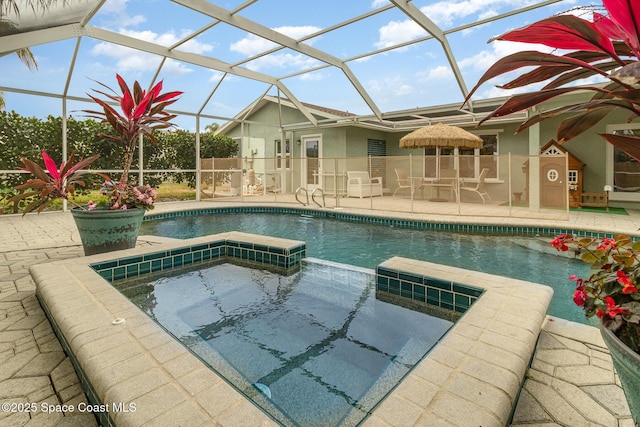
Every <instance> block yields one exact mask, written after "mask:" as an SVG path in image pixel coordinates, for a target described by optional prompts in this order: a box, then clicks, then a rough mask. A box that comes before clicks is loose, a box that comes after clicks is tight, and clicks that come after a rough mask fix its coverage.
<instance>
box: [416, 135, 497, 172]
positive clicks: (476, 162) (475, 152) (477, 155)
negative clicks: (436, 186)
mask: <svg viewBox="0 0 640 427" xmlns="http://www.w3.org/2000/svg"><path fill="white" fill-rule="evenodd" d="M503 131H504V130H503V129H487V130H480V131H474V132H472V133H473V134H474V135H478V136H484V135H495V137H496V151H495V152H494V153H493V156H494V159H495V166H496V176H495V177H487V179H486V180H487V181H489V182H497V181H498V180H499V177H500V162H499V161H498V159H499V156H500V133H502V132H503ZM434 148H435V149H436V176H435V177H431V179H436V178H437V177H439V176H440V159H441V157H444V156H443V155H441V154H440V149H441V148H442V147H434ZM425 153H426V149H425ZM459 153H460V150H459V149H458V148H455V149H454V150H453V155H454V156H458V155H459ZM473 156H474V159H473V173H474V176H473V177H465V179H469V180H477V179H478V178H479V176H480V172H481V170H480V149H479V148H475V149H474V150H473ZM456 167H458V166H457V165H456Z"/></svg>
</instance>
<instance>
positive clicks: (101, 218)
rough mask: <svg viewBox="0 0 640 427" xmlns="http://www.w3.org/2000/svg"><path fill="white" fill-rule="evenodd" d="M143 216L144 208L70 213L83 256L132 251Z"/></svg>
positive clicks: (76, 209)
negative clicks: (78, 234)
mask: <svg viewBox="0 0 640 427" xmlns="http://www.w3.org/2000/svg"><path fill="white" fill-rule="evenodd" d="M144 213H145V210H144V209H127V210H124V211H123V210H108V209H95V210H92V211H89V210H82V209H80V208H73V209H72V210H71V214H72V215H73V219H74V220H75V222H76V227H78V232H79V233H80V239H81V240H82V246H83V247H84V254H85V255H94V254H100V253H104V252H111V251H117V250H121V249H129V248H134V247H135V246H136V240H137V239H138V233H139V232H140V224H142V218H143V217H144Z"/></svg>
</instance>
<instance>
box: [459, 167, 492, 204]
mask: <svg viewBox="0 0 640 427" xmlns="http://www.w3.org/2000/svg"><path fill="white" fill-rule="evenodd" d="M488 173H489V169H487V168H484V169H482V171H481V172H480V176H479V177H478V182H477V183H476V185H473V186H464V185H461V186H460V190H464V191H471V192H473V193H476V194H478V195H479V196H480V197H481V198H482V203H483V204H484V203H487V200H489V201H491V197H490V196H489V193H487V192H486V191H485V189H484V180H485V178H486V177H487V174H488Z"/></svg>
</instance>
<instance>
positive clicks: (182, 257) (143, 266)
mask: <svg viewBox="0 0 640 427" xmlns="http://www.w3.org/2000/svg"><path fill="white" fill-rule="evenodd" d="M305 256H306V244H305V243H299V244H296V245H294V246H287V247H285V246H278V245H275V246H274V245H267V244H263V243H254V242H248V241H243V240H238V239H219V240H214V241H211V242H205V243H199V244H196V245H187V246H183V247H179V248H176V249H171V250H162V251H154V252H150V253H145V254H142V255H137V256H129V257H124V258H117V259H112V260H108V261H101V262H97V263H93V264H90V267H91V268H93V269H94V270H95V271H96V272H97V273H98V274H99V275H100V276H101V277H102V278H104V279H105V280H107V281H109V282H113V281H117V280H123V279H132V278H136V277H138V276H140V275H143V274H148V273H160V272H162V271H173V270H175V269H176V268H181V267H188V266H192V265H198V264H202V263H206V262H210V261H225V260H226V261H230V260H236V261H242V262H244V263H247V264H250V265H252V266H256V267H270V268H272V269H277V272H278V273H280V274H285V275H289V274H292V273H294V272H295V271H297V270H298V269H299V268H300V261H301V260H302V258H304V257H305Z"/></svg>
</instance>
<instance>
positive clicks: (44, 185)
mask: <svg viewBox="0 0 640 427" xmlns="http://www.w3.org/2000/svg"><path fill="white" fill-rule="evenodd" d="M98 157H99V154H96V155H93V156H91V157H88V158H86V159H81V160H78V162H77V163H75V164H74V163H73V161H74V158H75V152H73V153H71V155H70V156H69V161H67V162H64V161H63V162H61V163H60V166H58V165H56V162H55V161H54V160H53V159H52V158H51V157H50V156H49V154H47V152H46V151H44V150H43V151H42V159H43V160H44V165H45V168H46V171H45V170H44V169H43V168H42V167H41V166H40V165H38V164H37V163H34V162H32V161H31V160H29V159H26V158H23V159H22V162H23V163H24V165H25V167H24V168H20V169H22V170H24V171H28V172H31V173H32V174H33V176H34V178H31V179H29V180H28V181H27V182H25V183H24V184H22V185H17V186H15V187H14V189H16V190H18V191H20V194H17V195H16V196H13V197H12V198H11V199H9V202H12V203H13V202H20V201H23V200H27V199H31V198H34V197H35V199H34V200H32V201H29V204H27V205H26V206H25V207H24V209H23V216H24V215H25V214H26V213H27V212H31V211H34V210H36V209H37V211H38V213H40V212H42V211H43V210H44V209H45V208H46V207H47V206H48V205H49V204H50V203H51V202H52V201H53V200H55V199H65V200H69V201H71V200H70V199H69V197H70V196H73V195H74V194H75V191H76V187H78V186H80V187H84V186H85V185H86V182H85V181H84V179H83V175H85V174H87V173H88V172H87V171H84V170H83V169H84V168H86V167H88V166H89V165H90V164H91V163H93V162H94V161H95V160H96V159H97V158H98ZM47 172H48V173H47ZM107 178H108V177H107ZM71 202H72V203H73V201H71Z"/></svg>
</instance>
